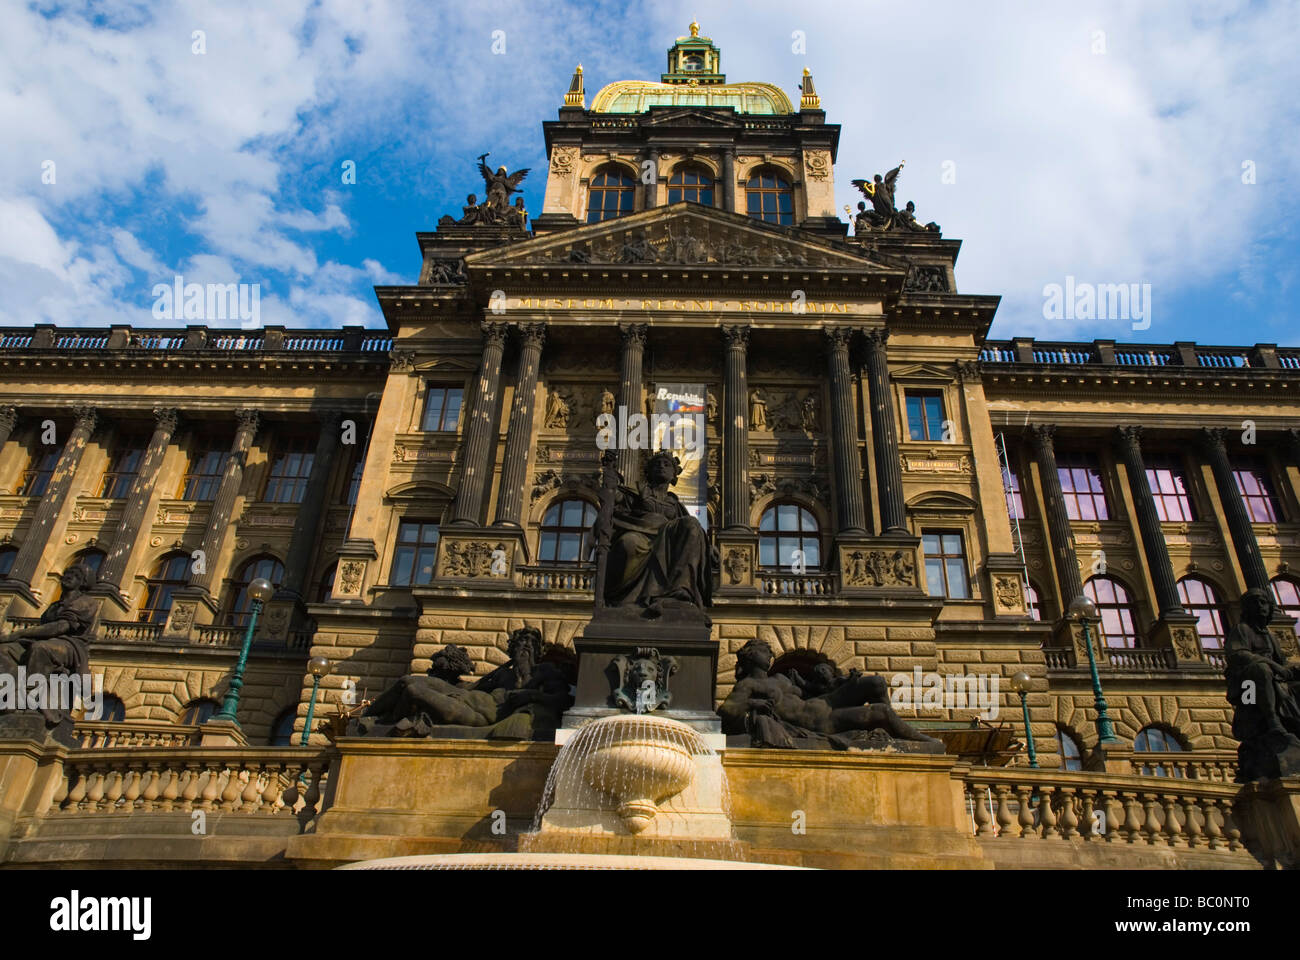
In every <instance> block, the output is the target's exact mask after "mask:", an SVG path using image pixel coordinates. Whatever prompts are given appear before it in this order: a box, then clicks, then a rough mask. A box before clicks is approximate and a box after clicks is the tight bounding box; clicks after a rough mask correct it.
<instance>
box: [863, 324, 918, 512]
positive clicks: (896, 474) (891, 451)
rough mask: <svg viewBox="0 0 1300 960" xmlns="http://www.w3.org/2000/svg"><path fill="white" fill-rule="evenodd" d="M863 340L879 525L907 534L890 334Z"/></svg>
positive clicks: (879, 331) (879, 333)
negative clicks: (891, 378)
mask: <svg viewBox="0 0 1300 960" xmlns="http://www.w3.org/2000/svg"><path fill="white" fill-rule="evenodd" d="M864 336H865V339H866V343H867V353H866V360H867V364H866V365H867V378H868V379H867V389H868V392H869V393H870V396H871V437H872V441H873V443H874V446H875V453H876V473H877V475H878V477H879V481H878V482H879V492H880V523H881V527H882V528H883V532H885V533H906V532H907V508H906V505H905V504H904V502H903V468H902V465H901V464H900V463H899V460H898V457H899V450H898V431H897V430H896V429H895V428H894V398H893V395H892V394H891V392H890V389H889V359H888V357H887V355H886V353H885V344H886V343H887V342H888V340H889V331H888V330H886V329H884V328H883V327H880V328H877V329H875V330H868V331H866V332H865V335H864Z"/></svg>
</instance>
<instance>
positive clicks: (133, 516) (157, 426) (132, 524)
mask: <svg viewBox="0 0 1300 960" xmlns="http://www.w3.org/2000/svg"><path fill="white" fill-rule="evenodd" d="M153 415H154V428H153V436H152V437H150V438H149V448H148V449H147V450H146V451H145V454H144V458H143V459H142V460H141V461H140V469H139V471H138V472H137V473H136V475H135V480H134V482H133V483H132V484H131V492H130V493H129V494H128V495H127V498H126V504H125V505H124V506H123V507H122V517H121V519H120V520H118V522H117V530H116V531H115V532H114V534H113V545H112V546H111V547H109V549H108V556H106V557H105V558H104V563H103V565H102V566H101V567H100V568H99V582H100V583H101V584H103V585H104V586H106V587H112V589H113V590H114V591H115V592H117V593H121V591H122V578H123V577H124V576H125V575H126V569H127V565H128V564H129V563H130V561H131V554H132V553H133V552H134V550H135V543H136V538H137V537H138V536H139V535H140V526H141V524H142V523H143V521H144V517H145V513H146V512H147V511H148V509H149V501H150V500H151V499H152V498H153V490H154V487H155V486H156V485H157V482H158V473H159V471H160V470H162V465H163V459H164V458H165V457H166V456H167V447H168V445H169V444H170V443H171V442H172V435H173V434H174V433H175V432H176V424H177V422H178V421H179V417H178V415H177V413H176V410H175V409H174V408H172V407H154V410H153Z"/></svg>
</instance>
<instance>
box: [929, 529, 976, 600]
mask: <svg viewBox="0 0 1300 960" xmlns="http://www.w3.org/2000/svg"><path fill="white" fill-rule="evenodd" d="M921 552H922V553H923V554H924V555H925V582H926V588H927V590H928V591H929V593H930V596H932V597H948V598H949V599H951V600H968V599H970V580H969V578H968V577H967V574H966V551H965V549H964V547H963V545H962V535H961V533H960V532H959V531H956V530H936V531H923V532H922V534H921Z"/></svg>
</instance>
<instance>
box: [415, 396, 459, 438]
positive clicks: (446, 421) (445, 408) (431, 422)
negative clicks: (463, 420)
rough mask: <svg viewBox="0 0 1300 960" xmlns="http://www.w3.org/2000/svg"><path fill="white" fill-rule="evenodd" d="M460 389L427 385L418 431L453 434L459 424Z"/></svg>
mask: <svg viewBox="0 0 1300 960" xmlns="http://www.w3.org/2000/svg"><path fill="white" fill-rule="evenodd" d="M463 393H464V391H463V390H462V389H461V388H460V387H439V386H435V385H434V384H429V388H428V392H427V393H426V394H425V397H424V419H423V421H421V423H420V429H421V430H425V431H429V432H434V431H446V432H448V433H454V432H455V431H456V427H457V425H458V424H459V423H460V405H461V396H462V394H463Z"/></svg>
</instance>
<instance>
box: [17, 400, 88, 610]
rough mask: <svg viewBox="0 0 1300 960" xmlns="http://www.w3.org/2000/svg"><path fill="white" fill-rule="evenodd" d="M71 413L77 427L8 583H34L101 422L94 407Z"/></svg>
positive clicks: (32, 523) (31, 526)
mask: <svg viewBox="0 0 1300 960" xmlns="http://www.w3.org/2000/svg"><path fill="white" fill-rule="evenodd" d="M72 410H73V413H74V414H75V415H76V418H77V419H76V423H75V424H74V425H73V428H72V433H70V434H68V439H67V440H66V441H65V442H64V444H63V452H62V453H61V454H60V455H59V462H58V463H57V464H55V466H54V473H53V474H52V475H51V477H50V482H49V485H48V486H47V487H46V488H45V493H43V494H42V495H41V499H40V502H39V503H38V504H37V505H36V515H35V516H34V517H32V522H31V525H30V526H28V528H27V533H26V534H25V535H24V536H23V545H22V546H21V547H20V548H19V550H18V555H17V556H15V557H14V563H13V567H11V568H10V570H9V577H8V579H9V580H13V581H17V582H18V583H20V584H22V585H23V586H25V587H31V585H32V579H33V578H34V577H35V576H36V571H37V567H39V566H40V562H41V555H42V554H44V553H45V545H46V544H47V543H48V542H49V539H50V534H51V532H52V531H53V528H54V521H55V520H56V519H57V518H58V516H59V511H60V510H62V509H63V502H64V500H66V499H67V496H68V493H69V491H70V490H71V488H72V480H73V477H74V476H75V475H76V473H77V467H78V466H80V465H81V455H82V454H83V453H85V450H86V443H87V441H89V440H90V435H91V434H92V433H93V432H94V431H95V424H96V422H97V421H98V414H97V413H96V411H95V408H94V407H87V406H76V407H73V408H72Z"/></svg>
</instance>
